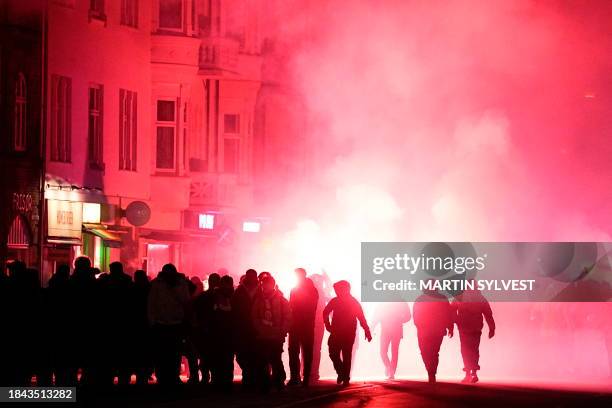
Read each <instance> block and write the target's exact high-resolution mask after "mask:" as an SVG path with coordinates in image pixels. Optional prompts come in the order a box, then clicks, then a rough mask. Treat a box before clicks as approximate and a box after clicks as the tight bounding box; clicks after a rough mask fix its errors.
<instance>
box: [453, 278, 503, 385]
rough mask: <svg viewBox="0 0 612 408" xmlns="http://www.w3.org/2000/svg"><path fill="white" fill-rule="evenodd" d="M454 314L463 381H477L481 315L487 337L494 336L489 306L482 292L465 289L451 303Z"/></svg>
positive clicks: (481, 324)
mask: <svg viewBox="0 0 612 408" xmlns="http://www.w3.org/2000/svg"><path fill="white" fill-rule="evenodd" d="M451 306H452V307H453V310H454V313H456V315H455V322H456V323H457V329H458V330H459V341H460V342H461V357H463V371H465V378H464V379H463V381H462V382H464V383H468V382H469V383H475V382H478V375H477V371H478V370H480V366H479V365H478V360H479V357H480V352H479V347H480V336H481V335H482V327H483V326H484V324H483V317H484V319H485V320H486V321H487V326H488V327H489V338H492V337H493V336H495V320H493V312H492V311H491V306H490V305H489V302H488V301H487V299H485V297H484V296H483V295H482V293H481V292H480V291H479V290H477V289H475V290H466V291H464V292H463V293H461V294H460V295H459V296H457V297H456V299H455V300H454V301H453V303H452V304H451Z"/></svg>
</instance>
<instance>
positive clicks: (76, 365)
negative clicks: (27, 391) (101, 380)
mask: <svg viewBox="0 0 612 408" xmlns="http://www.w3.org/2000/svg"><path fill="white" fill-rule="evenodd" d="M70 302H71V307H72V312H71V316H72V322H71V328H72V330H71V331H70V338H71V339H73V340H72V342H71V344H72V350H71V358H70V359H69V360H70V361H71V368H70V371H71V372H70V375H69V376H70V379H69V382H70V384H72V385H74V384H76V381H77V376H78V370H79V369H80V370H81V377H80V380H79V383H80V384H81V385H93V384H94V382H95V374H96V373H95V369H96V367H95V363H96V361H95V355H96V353H97V350H96V349H95V347H94V344H97V339H96V334H97V329H98V328H97V326H96V324H98V322H97V321H96V318H97V310H98V284H97V282H96V278H95V275H94V272H93V270H92V267H91V261H90V260H89V258H87V257H86V256H80V257H78V258H76V259H75V260H74V271H73V273H72V276H71V277H70ZM74 339H78V341H75V340H74Z"/></svg>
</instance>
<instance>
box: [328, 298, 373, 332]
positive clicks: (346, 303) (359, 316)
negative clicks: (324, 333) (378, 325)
mask: <svg viewBox="0 0 612 408" xmlns="http://www.w3.org/2000/svg"><path fill="white" fill-rule="evenodd" d="M330 314H331V315H332V320H331V323H329V320H328V319H329V315H330ZM323 321H324V322H325V325H326V326H328V327H329V329H331V330H329V331H330V333H331V335H338V336H355V333H356V331H357V321H359V324H361V327H362V328H363V330H364V331H365V332H366V333H369V332H370V328H369V326H368V323H367V322H366V319H365V316H364V314H363V309H362V308H361V305H360V304H359V301H357V299H355V298H354V297H353V296H351V295H348V296H343V297H335V298H333V299H332V300H330V301H329V303H328V304H327V306H325V309H323Z"/></svg>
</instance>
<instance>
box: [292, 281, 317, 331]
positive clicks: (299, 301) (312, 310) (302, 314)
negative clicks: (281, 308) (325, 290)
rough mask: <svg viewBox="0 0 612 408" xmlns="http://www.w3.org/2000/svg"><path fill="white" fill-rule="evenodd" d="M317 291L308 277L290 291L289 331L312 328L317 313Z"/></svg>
mask: <svg viewBox="0 0 612 408" xmlns="http://www.w3.org/2000/svg"><path fill="white" fill-rule="evenodd" d="M318 301H319V292H318V291H317V288H315V286H314V284H313V283H312V281H311V280H310V279H309V278H306V279H304V282H302V284H301V285H299V286H296V287H295V288H293V290H292V291H291V295H290V297H289V307H290V308H291V331H296V330H313V329H314V324H315V318H316V313H317V303H318Z"/></svg>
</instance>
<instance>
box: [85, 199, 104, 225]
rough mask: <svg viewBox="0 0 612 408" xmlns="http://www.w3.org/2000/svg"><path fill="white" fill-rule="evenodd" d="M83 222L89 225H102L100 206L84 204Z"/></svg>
mask: <svg viewBox="0 0 612 408" xmlns="http://www.w3.org/2000/svg"><path fill="white" fill-rule="evenodd" d="M83 222H84V223H89V224H99V223H100V204H98V203H83Z"/></svg>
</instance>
